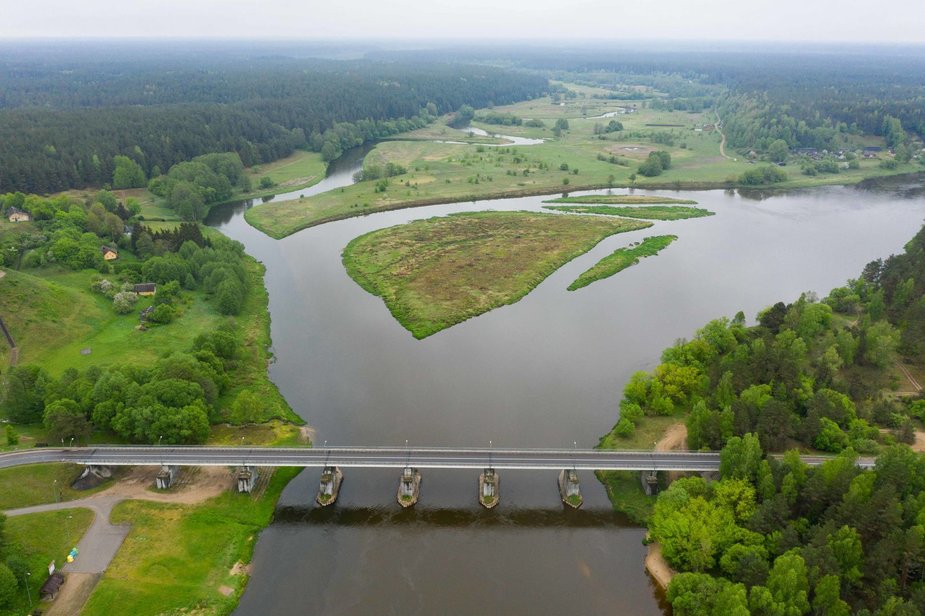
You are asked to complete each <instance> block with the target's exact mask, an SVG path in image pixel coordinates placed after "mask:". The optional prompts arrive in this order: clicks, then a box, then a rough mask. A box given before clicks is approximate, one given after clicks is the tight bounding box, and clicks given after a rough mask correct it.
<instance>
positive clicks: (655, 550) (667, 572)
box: [645, 541, 678, 591]
mask: <svg viewBox="0 0 925 616" xmlns="http://www.w3.org/2000/svg"><path fill="white" fill-rule="evenodd" d="M648 549H649V551H648V552H647V553H646V560H645V565H646V572H647V573H648V574H649V575H650V576H652V579H653V580H654V581H655V583H656V584H657V585H658V586H659V587H660V588H661V589H662V590H664V591H667V590H668V585H669V584H671V580H673V579H674V576H676V575H677V574H678V572H677V571H675V570H674V569H672V568H671V566H670V565H669V564H668V561H666V560H665V557H664V556H662V546H661V545H660V544H659V543H658V542H657V541H654V542H652V543H650V544H649V548H648Z"/></svg>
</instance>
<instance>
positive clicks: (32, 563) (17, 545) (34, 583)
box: [0, 508, 93, 615]
mask: <svg viewBox="0 0 925 616" xmlns="http://www.w3.org/2000/svg"><path fill="white" fill-rule="evenodd" d="M92 522H93V512H92V511H90V510H89V509H79V508H76V509H66V510H62V511H48V512H45V513H31V514H29V515H22V516H16V517H13V518H8V519H7V521H6V533H5V535H6V536H7V537H8V538H9V541H10V544H11V545H10V547H9V548H8V552H9V553H12V554H23V555H24V556H25V557H26V558H25V562H26V564H27V565H28V571H29V573H30V576H29V577H28V580H29V593H27V592H26V590H25V588H23V587H22V586H20V587H19V588H18V589H17V593H16V595H15V596H14V598H13V602H12V604H11V605H10V606H9V607H8V608H7V609H5V610H0V615H6V614H10V615H12V614H17V615H18V614H28V613H29V599H30V596H31V599H32V603H33V605H35V606H37V605H39V588H41V586H42V584H43V583H44V582H45V579H46V578H47V577H48V563H50V562H51V561H55V564H56V565H57V566H58V567H59V568H60V567H62V566H64V564H65V561H66V557H67V553H68V551H70V549H71V548H72V547H74V546H75V545H77V541H78V540H79V539H80V538H81V537H82V536H83V534H84V533H85V532H87V529H88V528H89V527H90V524H91V523H92ZM78 558H79V557H78ZM20 582H21V580H20ZM30 593H31V595H30Z"/></svg>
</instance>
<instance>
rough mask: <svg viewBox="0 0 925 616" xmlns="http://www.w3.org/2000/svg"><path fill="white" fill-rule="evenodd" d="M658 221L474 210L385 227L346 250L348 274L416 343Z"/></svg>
mask: <svg viewBox="0 0 925 616" xmlns="http://www.w3.org/2000/svg"><path fill="white" fill-rule="evenodd" d="M651 224H652V223H648V222H643V221H636V220H627V219H620V218H604V217H590V216H558V215H554V214H537V213H532V212H472V213H464V214H454V215H451V216H447V217H442V218H430V219H428V220H418V221H415V222H411V223H408V224H405V225H399V226H396V227H390V228H387V229H380V230H378V231H373V232H372V233H367V234H366V235H363V236H360V237H358V238H356V239H354V240H353V241H351V242H350V243H349V244H348V245H347V247H346V248H345V249H344V254H343V261H344V266H345V267H346V268H347V273H348V274H350V276H351V277H352V278H353V279H354V280H355V281H356V282H357V284H359V285H360V286H361V287H363V288H364V289H365V290H367V291H369V292H370V293H372V294H373V295H377V296H379V297H382V299H383V300H384V301H385V304H386V306H388V308H389V310H390V311H391V312H392V315H393V316H394V317H395V318H396V319H397V320H398V322H399V323H401V324H402V326H404V327H405V328H406V329H408V330H409V331H410V332H411V333H412V334H413V335H414V337H415V338H425V337H427V336H430V335H431V334H434V333H436V332H439V331H441V330H443V329H446V328H448V327H451V326H453V325H455V324H457V323H460V322H462V321H465V320H466V319H470V318H472V317H475V316H478V315H480V314H483V313H485V312H488V311H489V310H491V309H493V308H497V307H498V306H503V305H507V304H513V303H514V302H516V301H518V300H519V299H521V298H522V297H524V296H525V295H527V293H529V292H530V291H531V290H532V289H533V288H534V287H536V286H537V285H538V284H539V283H540V282H542V281H543V280H544V279H545V278H546V277H547V276H549V275H550V274H552V273H553V272H554V271H556V270H557V269H558V268H560V267H562V265H564V264H565V263H567V262H568V261H571V260H572V259H574V258H575V257H577V256H579V255H581V254H584V253H585V252H587V251H588V250H590V249H591V248H592V247H594V246H595V245H596V244H597V243H598V242H600V241H601V240H602V239H604V238H605V237H608V236H610V235H614V234H616V233H622V232H625V231H635V230H637V229H643V228H646V227H648V226H650V225H651Z"/></svg>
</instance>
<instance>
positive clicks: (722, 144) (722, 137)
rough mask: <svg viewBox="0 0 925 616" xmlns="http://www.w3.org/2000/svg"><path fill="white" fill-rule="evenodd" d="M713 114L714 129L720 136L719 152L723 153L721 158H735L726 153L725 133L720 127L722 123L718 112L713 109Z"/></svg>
mask: <svg viewBox="0 0 925 616" xmlns="http://www.w3.org/2000/svg"><path fill="white" fill-rule="evenodd" d="M713 115H715V116H716V131H717V132H718V133H719V136H720V142H719V153H720V154H722V155H723V158H728V159H729V160H735V159H734V158H733V157H731V156H727V155H726V133H724V132H723V129H722V128H720V126H722V124H723V121H722V120H720V119H719V114H718V113H716V112H715V111H714V112H713Z"/></svg>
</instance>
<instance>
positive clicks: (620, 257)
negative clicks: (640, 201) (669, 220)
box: [568, 235, 678, 291]
mask: <svg viewBox="0 0 925 616" xmlns="http://www.w3.org/2000/svg"><path fill="white" fill-rule="evenodd" d="M676 239H678V236H677V235H656V236H653V237H647V238H645V239H644V240H642V243H641V244H639V245H638V246H632V247H630V248H618V249H617V250H615V251H613V252H612V253H610V254H609V255H607V256H606V257H604V258H603V259H601V260H600V261H598V262H597V263H595V264H594V266H592V267H591V269H589V270H587V271H586V272H583V273H582V274H581V275H580V276H579V277H578V278H576V279H575V282H573V283H572V284H570V285H569V286H568V290H569V291H576V290H578V289H580V288H582V287H586V286H588V285H589V284H591V283H592V282H596V281H598V280H603V279H604V278H610V277H611V276H613V275H614V274H616V273H618V272H622V271H623V270H625V269H626V268H628V267H630V266H633V265H636V264H637V263H639V260H640V259H644V258H645V257H653V256H655V255H657V254H658V253H659V252H660V251H662V250H664V249H665V248H667V247H668V245H669V244H671V242H673V241H675V240H676Z"/></svg>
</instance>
